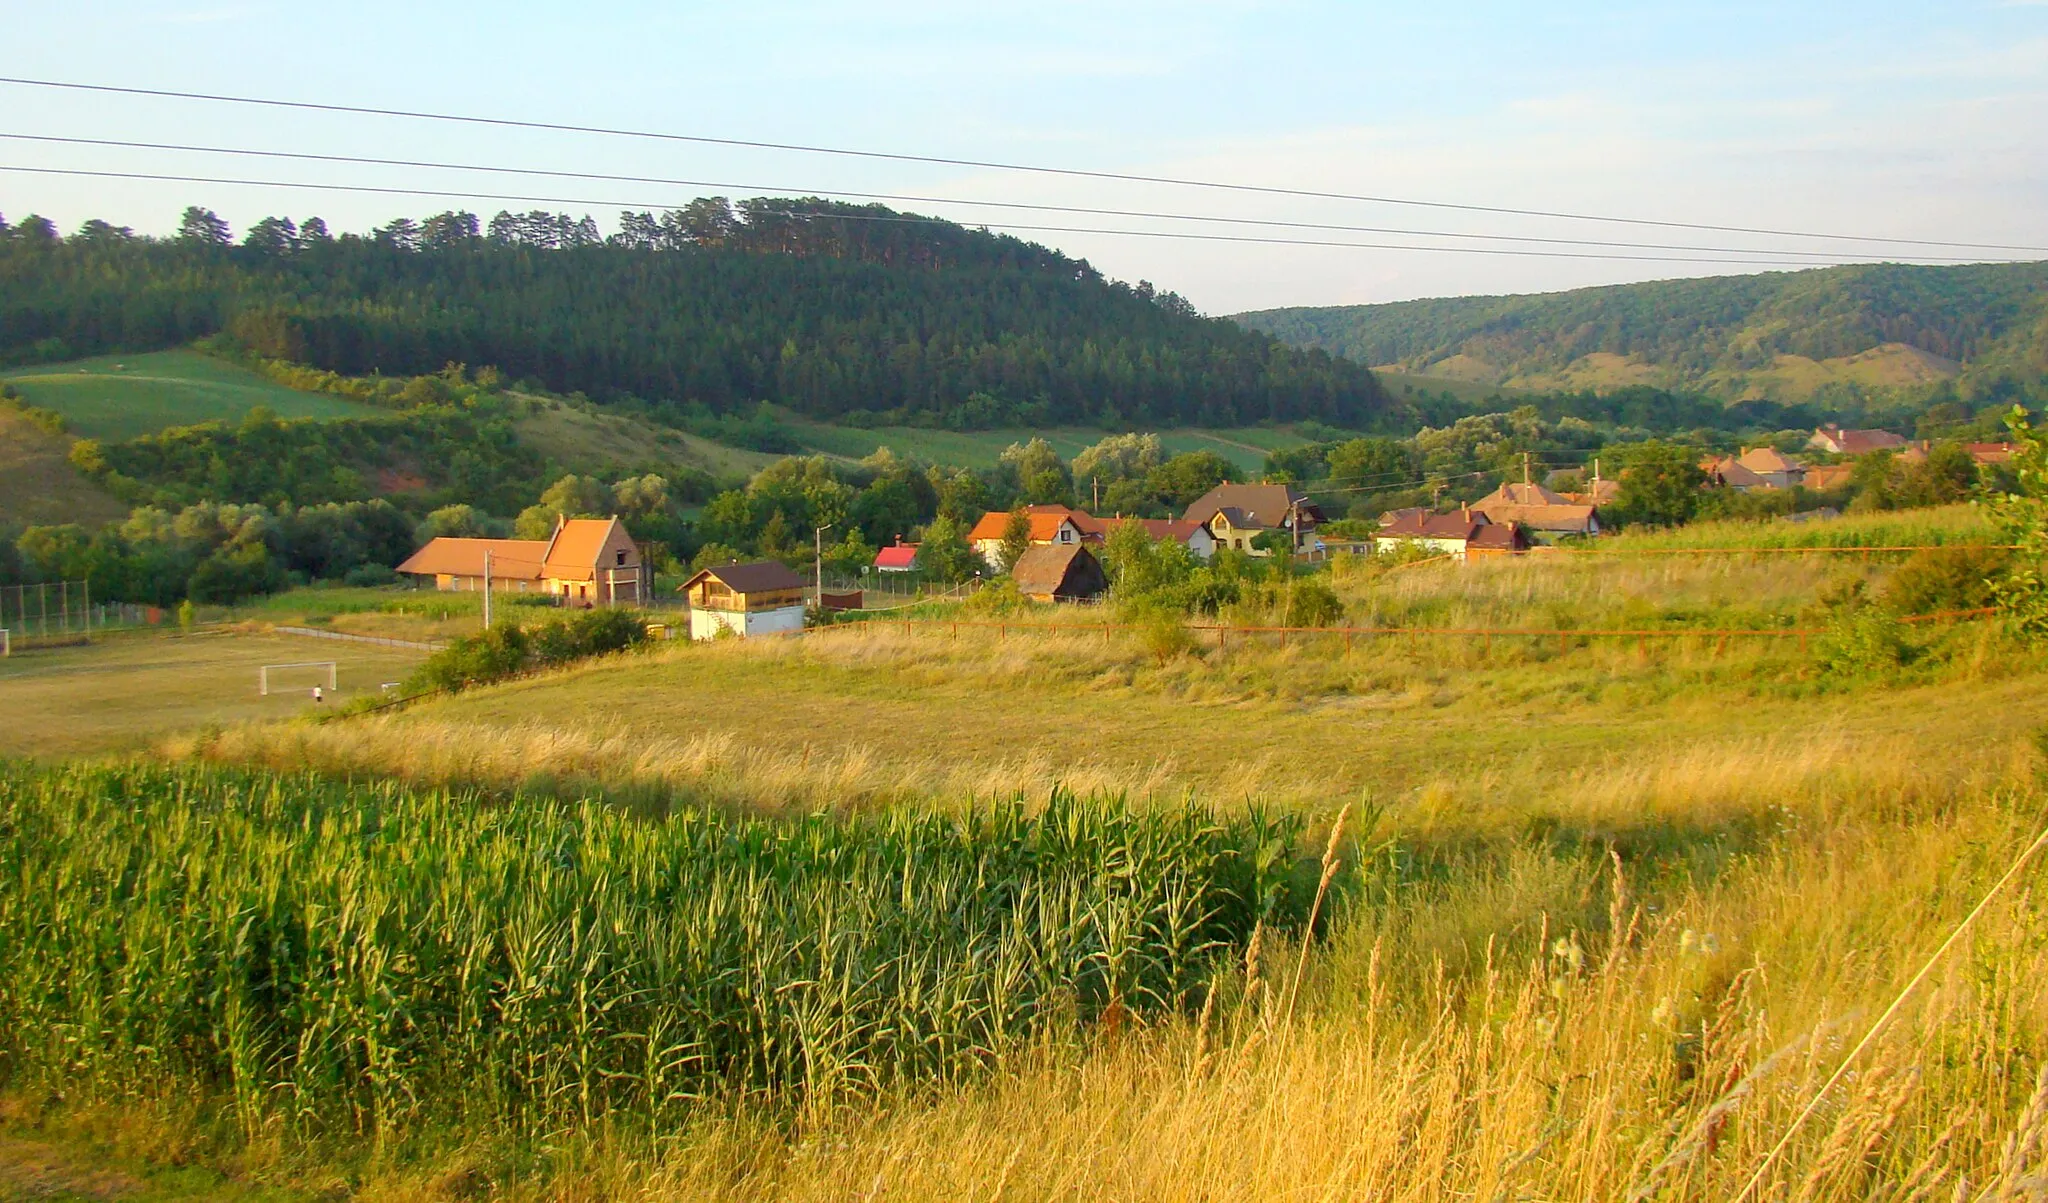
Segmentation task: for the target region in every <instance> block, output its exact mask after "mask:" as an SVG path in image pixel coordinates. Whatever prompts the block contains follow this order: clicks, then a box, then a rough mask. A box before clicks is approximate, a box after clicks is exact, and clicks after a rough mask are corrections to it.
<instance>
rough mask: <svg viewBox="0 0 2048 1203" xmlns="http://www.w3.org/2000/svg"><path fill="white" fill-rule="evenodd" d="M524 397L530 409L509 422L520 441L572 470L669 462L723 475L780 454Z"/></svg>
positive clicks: (749, 470)
mask: <svg viewBox="0 0 2048 1203" xmlns="http://www.w3.org/2000/svg"><path fill="white" fill-rule="evenodd" d="M529 401H530V403H531V404H532V405H533V406H534V409H533V412H531V413H529V414H527V415H526V416H525V417H522V418H520V419H519V420H518V421H517V422H515V423H514V429H516V430H517V431H518V434H519V438H520V441H522V442H524V443H525V444H526V445H527V446H529V447H532V448H533V449H534V450H535V451H538V452H539V453H540V454H541V455H543V456H546V457H547V458H549V459H551V460H553V461H555V462H556V463H558V464H561V465H562V466H564V467H565V468H568V469H570V470H572V471H577V472H597V473H600V474H607V475H608V474H610V473H611V472H614V471H617V470H618V469H620V468H625V467H637V466H641V465H647V466H651V467H669V466H673V467H684V468H696V469H699V470H701V471H705V472H709V473H710V474H711V475H713V476H715V477H717V478H719V479H721V480H725V479H730V478H733V477H744V476H749V475H752V474H753V473H755V472H758V471H760V470H761V469H762V468H764V467H766V466H767V465H768V464H770V463H773V462H774V461H775V460H776V459H778V458H780V457H779V456H774V455H768V454H765V453H763V452H759V451H748V450H745V449H743V448H739V447H728V446H725V445H724V444H722V443H714V442H712V441H711V440H709V439H704V438H699V437H697V436H696V435H692V434H685V433H683V432H682V431H679V430H670V429H666V428H664V427H660V426H655V425H652V424H650V423H647V422H642V421H639V420H638V419H635V418H629V417H625V416H622V415H619V414H612V413H603V412H596V413H593V412H590V411H588V410H582V409H577V408H575V407H573V406H569V405H564V404H562V403H560V402H558V401H552V400H548V399H546V398H538V397H536V398H530V399H529Z"/></svg>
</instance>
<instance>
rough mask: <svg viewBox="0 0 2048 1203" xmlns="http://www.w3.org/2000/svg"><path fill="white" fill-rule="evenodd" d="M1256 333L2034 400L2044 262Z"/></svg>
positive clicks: (1554, 379)
mask: <svg viewBox="0 0 2048 1203" xmlns="http://www.w3.org/2000/svg"><path fill="white" fill-rule="evenodd" d="M1236 320H1237V321H1238V322H1240V323H1242V324H1243V325H1244V326H1246V327H1247V328H1249V329H1252V330H1257V331H1260V332H1263V333H1268V334H1272V335H1274V336H1276V337H1278V338H1280V339H1282V340H1283V341H1285V342H1288V343H1291V344H1293V345H1295V346H1298V347H1307V348H1318V349H1321V350H1326V351H1330V352H1332V353H1334V354H1338V355H1343V356H1345V357H1346V358H1349V359H1353V360H1356V361H1358V362H1360V363H1365V364H1371V365H1374V366H1377V367H1382V368H1384V369H1386V370H1388V371H1390V372H1398V373H1401V374H1403V375H1404V376H1406V377H1421V378H1424V379H1436V380H1442V381H1444V382H1446V383H1447V384H1451V385H1453V386H1467V387H1469V386H1479V387H1482V388H1492V387H1506V388H1518V389H1529V390H1553V391H1555V390H1570V391H1579V390H1588V389H1591V390H1596V391H1605V390H1608V389H1613V388H1621V387H1626V386H1629V385H1650V386H1654V387H1658V388H1665V389H1676V390H1684V391H1696V392H1702V393H1705V394H1707V395H1709V396H1714V397H1719V398H1721V399H1724V400H1728V401H1738V400H1751V399H1766V400H1771V401H1780V402H1804V401H1815V402H1822V403H1837V404H1839V403H1853V402H1856V401H1859V400H1872V399H1882V398H1922V397H1931V396H1934V395H1937V394H1942V393H1944V392H1945V391H1946V390H1947V389H1948V388H1950V387H1952V388H1954V389H1955V391H1956V392H1957V393H1959V394H1960V395H1961V396H1963V397H1964V398H1966V399H1971V398H1974V399H1982V400H1997V399H2002V398H2005V397H2017V396H2035V395H2039V394H2040V393H2041V392H2042V391H2043V387H2044V381H2048V263H2025V264H1984V265H1973V266H1964V267H1908V266H1901V265H1897V264H1875V265H1862V266H1853V267H1836V268H1826V269H1821V270H1815V271H1804V272H1773V273H1769V274H1764V275H1754V276H1723V277H1715V278H1711V279H1703V280H1663V281H1656V282H1653V283H1646V284H1625V285H1616V286H1612V287H1606V288H1583V289H1577V290H1574V291H1571V292H1560V293H1544V294H1537V295H1530V296H1502V297H1449V298H1442V299H1434V300H1422V301H1405V302H1401V303H1398V304H1390V305H1349V306H1331V307H1326V308H1297V309H1270V310H1264V311H1261V312H1257V313H1245V314H1239V315H1238V316H1237V319H1236Z"/></svg>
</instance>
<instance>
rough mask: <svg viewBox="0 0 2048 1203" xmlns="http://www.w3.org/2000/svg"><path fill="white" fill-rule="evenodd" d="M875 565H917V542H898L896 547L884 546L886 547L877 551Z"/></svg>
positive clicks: (886, 566)
mask: <svg viewBox="0 0 2048 1203" xmlns="http://www.w3.org/2000/svg"><path fill="white" fill-rule="evenodd" d="M875 567H877V568H915V567H917V544H915V543H898V544H897V545H896V546H894V547H884V548H883V549H882V550H880V551H878V552H876V553H875Z"/></svg>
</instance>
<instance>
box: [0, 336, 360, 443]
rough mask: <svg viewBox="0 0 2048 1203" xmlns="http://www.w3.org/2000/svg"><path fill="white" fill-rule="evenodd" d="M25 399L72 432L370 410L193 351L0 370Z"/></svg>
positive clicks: (111, 435) (91, 434) (120, 434)
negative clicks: (257, 412) (267, 413)
mask: <svg viewBox="0 0 2048 1203" xmlns="http://www.w3.org/2000/svg"><path fill="white" fill-rule="evenodd" d="M0 380H5V381H6V382H7V383H8V384H11V385H13V386H14V388H15V389H16V390H17V391H18V392H20V393H21V395H22V397H23V398H24V399H26V400H27V401H28V403H29V404H31V405H35V406H39V407H40V408H43V409H47V410H53V411H55V412H56V413H59V414H62V415H63V417H64V421H65V423H66V424H67V425H68V426H70V428H71V430H72V432H73V433H75V434H78V435H81V436H84V437H87V438H96V439H128V438H134V437H135V436H137V435H143V434H153V433H155V432H156V431H159V430H163V429H165V428H166V427H171V426H190V425H192V424H194V423H196V422H211V421H227V422H234V421H239V420H240V419H241V418H242V416H243V415H245V414H247V413H248V412H249V411H250V410H252V409H254V408H256V407H257V406H259V405H264V406H268V407H270V409H271V410H272V411H273V412H275V413H276V414H277V415H278V416H279V417H282V418H362V417H370V416H372V415H374V414H376V413H377V412H378V411H377V410H375V409H373V408H371V407H369V406H367V405H359V404H357V403H355V402H353V401H349V400H346V399H344V398H341V397H335V396H329V395H326V394H323V393H304V392H300V391H298V390H297V389H291V388H286V387H285V386H283V385H281V384H277V383H274V382H272V381H270V380H266V379H264V378H263V377H262V376H259V375H257V374H256V373H255V372H252V371H250V370H248V369H247V368H243V367H238V366H236V365H235V364H232V363H228V362H226V361H224V360H220V359H215V358H213V357H211V356H207V355H201V354H199V353H198V352H196V351H152V352H145V353H143V354H140V355H108V356H101V357H99V358H96V359H79V360H72V361H70V362H67V363H59V364H47V365H44V366H41V367H34V368H17V369H15V370H13V371H10V372H4V373H0Z"/></svg>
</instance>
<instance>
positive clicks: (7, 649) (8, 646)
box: [0, 627, 14, 656]
mask: <svg viewBox="0 0 2048 1203" xmlns="http://www.w3.org/2000/svg"><path fill="white" fill-rule="evenodd" d="M13 654H14V632H13V631H10V630H8V629H7V628H6V627H0V656H12V655H13Z"/></svg>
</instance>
